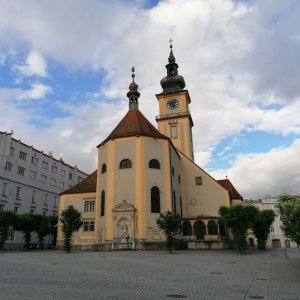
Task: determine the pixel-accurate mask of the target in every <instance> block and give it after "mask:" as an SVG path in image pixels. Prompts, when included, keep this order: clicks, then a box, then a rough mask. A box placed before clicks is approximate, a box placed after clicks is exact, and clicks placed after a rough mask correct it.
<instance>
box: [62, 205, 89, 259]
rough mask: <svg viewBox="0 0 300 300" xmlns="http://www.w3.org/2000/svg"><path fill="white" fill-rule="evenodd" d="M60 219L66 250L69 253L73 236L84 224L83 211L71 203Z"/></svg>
mask: <svg viewBox="0 0 300 300" xmlns="http://www.w3.org/2000/svg"><path fill="white" fill-rule="evenodd" d="M60 221H61V223H62V226H61V227H62V232H63V236H64V250H65V251H66V252H67V253H69V252H71V249H72V236H73V234H74V233H75V232H76V231H78V230H79V229H80V228H81V227H82V225H83V221H82V217H81V212H80V211H78V210H77V209H76V208H74V206H73V205H69V206H68V207H67V208H66V209H65V210H63V211H62V213H61V217H60Z"/></svg>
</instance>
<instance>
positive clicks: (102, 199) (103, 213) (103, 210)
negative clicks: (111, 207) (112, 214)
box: [100, 191, 105, 217]
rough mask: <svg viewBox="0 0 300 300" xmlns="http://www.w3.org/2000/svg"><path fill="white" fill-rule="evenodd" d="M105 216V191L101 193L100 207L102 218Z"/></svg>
mask: <svg viewBox="0 0 300 300" xmlns="http://www.w3.org/2000/svg"><path fill="white" fill-rule="evenodd" d="M104 215H105V191H102V193H101V207H100V217H103V216H104Z"/></svg>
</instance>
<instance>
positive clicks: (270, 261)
mask: <svg viewBox="0 0 300 300" xmlns="http://www.w3.org/2000/svg"><path fill="white" fill-rule="evenodd" d="M289 257H290V258H289V259H286V258H285V257H284V255H283V250H282V249H276V250H267V251H262V252H261V251H257V250H252V251H249V252H248V254H247V255H239V254H238V253H237V252H236V251H229V250H227V251H226V250H224V251H223V250H221V251H177V252H176V253H175V254H172V255H169V254H168V253H167V252H164V251H156V252H155V251H153V252H149V251H145V252H142V251H132V252H73V253H70V254H66V253H63V252H61V251H43V252H1V253H0V291H1V292H0V299H5V300H9V299H64V300H65V299H175V298H182V299H276V300H277V299H289V300H292V299H295V300H296V299H300V253H299V250H298V249H289Z"/></svg>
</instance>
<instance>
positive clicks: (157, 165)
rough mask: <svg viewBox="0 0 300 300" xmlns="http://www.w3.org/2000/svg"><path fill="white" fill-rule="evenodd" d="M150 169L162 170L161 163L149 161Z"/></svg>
mask: <svg viewBox="0 0 300 300" xmlns="http://www.w3.org/2000/svg"><path fill="white" fill-rule="evenodd" d="M149 168H150V169H160V163H159V161H158V160H157V159H151V160H150V161H149Z"/></svg>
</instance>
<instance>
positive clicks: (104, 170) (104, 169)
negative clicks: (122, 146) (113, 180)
mask: <svg viewBox="0 0 300 300" xmlns="http://www.w3.org/2000/svg"><path fill="white" fill-rule="evenodd" d="M104 173H106V164H103V165H102V168H101V174H104Z"/></svg>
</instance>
